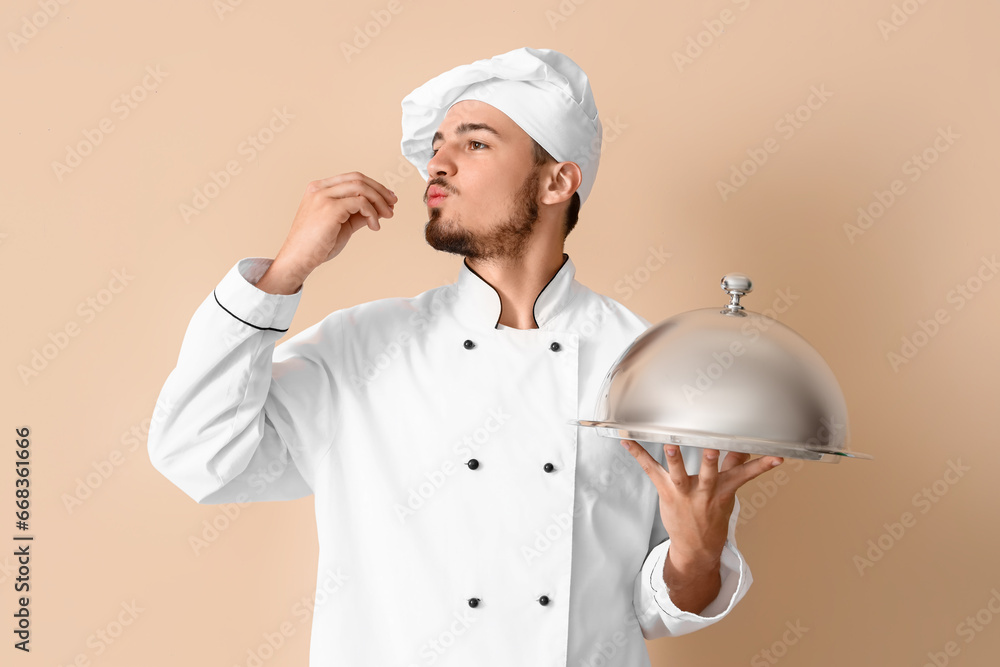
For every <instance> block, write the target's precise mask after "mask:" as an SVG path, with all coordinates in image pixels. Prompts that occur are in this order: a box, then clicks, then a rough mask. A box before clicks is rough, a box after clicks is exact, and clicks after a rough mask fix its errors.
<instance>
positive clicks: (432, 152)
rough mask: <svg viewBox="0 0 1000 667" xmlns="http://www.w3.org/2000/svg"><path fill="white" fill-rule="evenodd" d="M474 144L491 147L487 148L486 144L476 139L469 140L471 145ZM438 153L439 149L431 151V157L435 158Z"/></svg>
mask: <svg viewBox="0 0 1000 667" xmlns="http://www.w3.org/2000/svg"><path fill="white" fill-rule="evenodd" d="M472 144H479V145H480V146H482V147H483V148H489V146H487V145H486V144H484V143H483V142H481V141H476V140H475V139H470V140H469V145H470V146H471V145H472ZM477 150H481V149H477ZM437 152H438V149H437V148H432V149H431V156H432V157H433V156H434V155H437Z"/></svg>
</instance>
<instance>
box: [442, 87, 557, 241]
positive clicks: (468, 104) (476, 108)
mask: <svg viewBox="0 0 1000 667" xmlns="http://www.w3.org/2000/svg"><path fill="white" fill-rule="evenodd" d="M431 147H432V148H433V149H434V151H435V153H434V156H433V157H432V158H431V160H430V162H428V164H427V176H428V180H427V190H426V191H425V193H424V202H426V203H427V206H428V209H429V220H428V222H427V225H426V227H425V229H424V237H425V238H426V239H427V243H429V244H430V245H431V247H432V248H435V249H436V250H442V251H444V252H451V253H455V254H458V255H464V256H465V257H469V258H472V259H480V260H485V259H489V260H497V259H517V258H519V257H521V256H522V255H523V253H524V251H525V249H526V248H527V246H528V242H529V239H530V237H531V233H532V231H533V229H534V227H535V223H536V222H537V220H538V202H537V195H538V183H539V176H538V167H537V166H535V161H534V152H533V148H532V142H531V137H529V136H528V134H527V133H526V132H525V131H524V130H522V129H521V128H520V127H519V126H518V125H517V124H516V123H514V121H512V120H511V119H510V118H509V117H508V116H507V115H506V114H504V113H503V112H501V111H500V110H498V109H497V108H495V107H493V106H490V105H489V104H486V103H485V102H480V101H478V100H464V101H462V102H458V103H457V104H455V105H453V106H452V107H451V108H450V109H449V110H448V113H447V114H446V115H445V118H444V120H443V121H442V122H441V125H440V126H439V127H438V130H437V134H436V135H435V136H434V139H433V142H432V144H431ZM439 191H443V194H444V195H445V196H443V197H441V196H434V195H435V193H437V192H439Z"/></svg>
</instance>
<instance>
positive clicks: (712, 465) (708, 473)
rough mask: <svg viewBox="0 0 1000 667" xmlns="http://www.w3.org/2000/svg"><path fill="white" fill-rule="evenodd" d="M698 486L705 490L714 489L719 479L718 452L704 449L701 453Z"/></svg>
mask: <svg viewBox="0 0 1000 667" xmlns="http://www.w3.org/2000/svg"><path fill="white" fill-rule="evenodd" d="M698 478H699V480H700V481H699V486H702V488H705V489H712V488H715V482H716V480H717V479H718V478H719V450H718V449H705V450H703V451H702V453H701V470H700V471H699V472H698Z"/></svg>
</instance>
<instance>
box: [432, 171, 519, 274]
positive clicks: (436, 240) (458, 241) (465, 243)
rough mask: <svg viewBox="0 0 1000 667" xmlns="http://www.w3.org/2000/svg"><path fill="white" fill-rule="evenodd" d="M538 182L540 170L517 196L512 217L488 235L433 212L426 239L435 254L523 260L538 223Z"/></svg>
mask: <svg viewBox="0 0 1000 667" xmlns="http://www.w3.org/2000/svg"><path fill="white" fill-rule="evenodd" d="M538 182H539V178H538V169H537V168H533V169H532V170H531V173H530V174H528V176H527V178H525V179H524V183H522V184H521V187H520V188H518V190H517V192H516V193H514V197H513V206H512V210H511V213H510V216H508V217H507V218H506V219H505V220H503V221H501V222H500V223H499V224H497V225H496V226H494V227H493V228H492V229H490V230H488V231H486V232H479V233H476V232H471V231H469V230H468V229H465V228H463V227H462V226H461V224H460V223H461V218H457V217H456V218H448V219H445V218H443V217H442V214H441V209H440V208H433V209H431V215H430V219H429V220H428V221H427V225H426V226H425V227H424V238H425V239H426V240H427V243H428V244H430V246H431V247H432V248H434V249H435V250H442V251H444V252H450V253H454V254H456V255H463V256H465V257H468V258H470V259H475V260H492V261H498V260H499V261H508V260H517V259H520V258H521V257H523V256H524V252H525V251H526V250H527V248H528V239H529V238H530V237H531V232H532V230H534V228H535V223H536V222H538V203H537V202H536V201H535V199H536V197H537V195H538Z"/></svg>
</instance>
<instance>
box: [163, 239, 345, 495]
mask: <svg viewBox="0 0 1000 667" xmlns="http://www.w3.org/2000/svg"><path fill="white" fill-rule="evenodd" d="M272 261H273V260H271V259H267V258H261V257H249V258H245V259H242V260H240V261H239V262H237V263H236V265H235V266H233V267H232V269H230V271H229V272H228V273H227V274H226V275H225V277H224V278H223V279H222V281H221V282H220V283H219V284H218V286H217V287H216V288H215V290H214V291H213V292H212V294H210V295H209V296H208V297H207V298H206V299H205V300H204V301H203V302H202V303H201V305H200V306H199V307H198V309H197V311H196V312H195V314H194V316H193V317H192V318H191V321H190V323H189V324H188V327H187V331H186V332H185V334H184V339H183V342H182V343H181V349H180V354H179V356H178V359H177V365H176V367H175V368H174V369H173V370H172V371H171V372H170V374H169V375H168V377H167V379H166V382H165V383H164V385H163V388H162V390H161V391H160V395H159V398H158V399H157V402H156V406H155V408H154V411H153V417H152V420H151V424H150V427H149V436H148V443H147V444H148V449H149V458H150V462H151V463H152V465H153V467H154V468H155V469H156V470H158V471H159V472H160V473H162V474H163V475H164V476H165V477H166V478H167V479H169V480H170V481H171V482H173V483H174V484H175V485H176V486H177V487H179V488H180V489H181V490H182V491H183V492H184V493H186V494H187V495H188V496H190V497H191V498H193V499H194V500H195V501H196V502H199V503H204V504H219V503H230V502H241V503H245V502H253V501H268V500H293V499H296V498H301V497H304V496H307V495H309V494H311V493H312V487H311V484H310V482H309V481H308V480H309V479H310V478H311V474H310V471H309V470H308V466H307V465H306V464H305V462H306V461H307V460H316V457H315V456H314V455H313V454H315V452H312V453H310V450H311V449H316V448H317V447H319V448H324V447H325V446H326V445H328V444H329V443H326V442H317V441H316V440H317V438H316V431H315V430H312V431H309V432H307V431H306V430H305V429H306V428H313V427H312V426H309V427H307V426H306V425H307V424H310V423H312V422H315V421H317V420H318V419H319V418H320V417H322V416H323V413H322V412H318V411H317V406H318V405H327V406H330V405H332V404H333V396H332V395H331V394H332V387H333V384H332V382H331V381H330V379H329V375H328V373H326V372H325V369H324V364H322V363H321V362H320V356H319V354H318V353H317V352H315V349H316V347H317V346H316V345H315V344H311V343H312V339H313V338H315V333H316V330H317V327H319V324H317V325H315V326H314V327H311V328H310V329H307V330H306V331H304V332H302V333H300V334H298V335H297V336H295V337H293V338H292V339H290V340H289V341H286V342H285V343H283V344H282V345H280V346H278V348H277V350H278V352H277V353H276V352H275V342H276V341H277V340H278V339H279V338H280V337H281V336H282V335H283V334H284V333H285V332H286V331H288V328H289V325H290V323H291V320H292V316H293V315H294V313H295V310H296V308H297V307H298V303H299V300H300V298H301V296H302V288H301V287H300V288H299V291H298V292H296V293H295V294H290V295H281V294H270V293H267V292H264V291H262V290H260V289H258V288H257V287H255V283H256V282H257V280H259V279H260V277H261V276H262V275H263V274H264V271H266V270H267V267H268V266H270V264H271V262H272ZM333 317H334V316H333V315H331V316H330V318H333ZM330 318H328V319H330ZM307 334H312V336H310V335H307ZM307 453H309V455H308V456H307ZM304 473H305V474H304Z"/></svg>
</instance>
